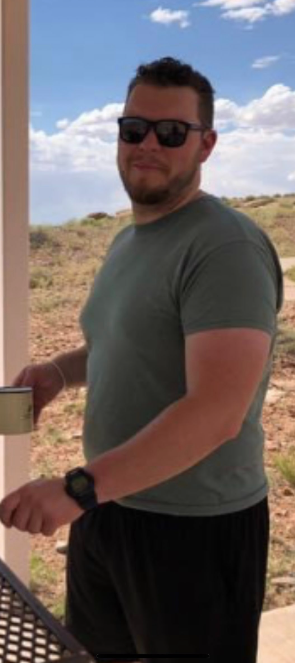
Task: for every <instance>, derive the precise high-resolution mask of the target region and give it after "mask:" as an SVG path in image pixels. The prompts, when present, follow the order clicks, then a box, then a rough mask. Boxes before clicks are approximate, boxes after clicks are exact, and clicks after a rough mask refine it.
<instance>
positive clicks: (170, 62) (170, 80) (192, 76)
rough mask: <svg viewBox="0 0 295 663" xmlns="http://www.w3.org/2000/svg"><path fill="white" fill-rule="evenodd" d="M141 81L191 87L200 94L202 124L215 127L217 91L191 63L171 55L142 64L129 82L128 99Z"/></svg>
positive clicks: (163, 85) (159, 84) (161, 85)
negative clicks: (215, 97) (215, 96)
mask: <svg viewBox="0 0 295 663" xmlns="http://www.w3.org/2000/svg"><path fill="white" fill-rule="evenodd" d="M140 83H146V84H150V85H157V86H159V87H171V86H178V87H191V88H192V89H193V90H195V92H196V93H197V94H198V96H199V102H200V103H199V112H200V120H201V122H202V124H203V125H204V126H206V127H207V128H209V129H211V128H212V127H213V118H214V92H215V91H214V89H213V87H212V85H211V83H210V81H209V80H208V79H207V78H205V76H203V75H202V74H201V73H200V72H199V71H196V70H194V69H193V68H192V67H191V66H190V65H189V64H186V63H185V62H181V60H175V59H174V58H171V57H166V58H161V59H160V60H154V61H153V62H150V63H148V64H141V65H140V66H139V67H138V69H137V70H136V75H135V76H134V78H132V80H131V81H130V83H129V86H128V91H127V99H128V97H129V95H130V94H131V92H132V90H133V89H134V88H135V87H136V85H139V84H140Z"/></svg>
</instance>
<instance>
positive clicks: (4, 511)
mask: <svg viewBox="0 0 295 663" xmlns="http://www.w3.org/2000/svg"><path fill="white" fill-rule="evenodd" d="M19 503H20V495H19V492H18V491H15V492H14V493H11V494H10V495H8V496H7V497H5V498H4V500H2V502H1V503H0V520H1V522H2V523H3V525H5V527H11V526H12V525H13V524H14V523H13V522H12V521H13V517H14V513H15V511H16V509H17V507H18V505H19Z"/></svg>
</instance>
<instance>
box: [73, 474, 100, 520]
mask: <svg viewBox="0 0 295 663" xmlns="http://www.w3.org/2000/svg"><path fill="white" fill-rule="evenodd" d="M65 491H66V493H67V494H68V495H69V497H72V498H73V499H74V500H76V502H77V504H78V505H79V507H80V508H81V509H84V511H89V509H94V508H95V507H97V506H98V501H97V495H96V492H95V490H94V478H93V476H92V474H89V472H86V470H84V468H83V467H75V468H74V469H73V470H70V471H69V472H67V473H66V474H65Z"/></svg>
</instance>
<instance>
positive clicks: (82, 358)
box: [53, 345, 88, 387]
mask: <svg viewBox="0 0 295 663" xmlns="http://www.w3.org/2000/svg"><path fill="white" fill-rule="evenodd" d="M87 357H88V350H87V346H86V345H83V346H82V347H81V348H78V350H73V351H72V352H64V353H63V354H60V355H57V357H54V359H53V361H54V363H55V364H57V366H58V367H59V368H60V370H61V372H62V374H63V375H64V378H65V381H66V385H67V387H82V386H84V385H85V384H86V364H87Z"/></svg>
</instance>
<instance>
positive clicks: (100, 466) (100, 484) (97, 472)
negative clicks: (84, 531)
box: [86, 396, 234, 503]
mask: <svg viewBox="0 0 295 663" xmlns="http://www.w3.org/2000/svg"><path fill="white" fill-rule="evenodd" d="M233 437H234V433H233V432H232V431H229V429H228V424H226V423H225V420H224V413H222V412H221V411H220V413H219V412H218V411H217V408H216V407H215V408H214V404H213V403H207V404H204V403H201V402H200V403H197V402H196V400H192V398H188V397H187V396H185V397H183V398H182V399H180V400H179V401H177V402H176V403H173V404H172V405H171V406H169V407H168V408H166V409H165V410H164V411H163V412H161V413H160V415H159V416H158V417H157V418H156V419H154V420H153V421H152V422H150V423H149V424H148V425H147V426H145V427H144V428H143V429H142V430H140V431H139V432H138V433H137V434H136V435H135V436H133V437H132V438H131V439H130V440H128V441H127V442H125V443H123V444H122V445H120V446H119V447H116V448H115V449H113V450H111V451H107V452H105V453H103V454H101V456H99V457H98V458H96V459H95V460H93V461H91V462H90V463H88V465H87V466H86V469H88V470H89V472H91V474H92V475H93V476H94V478H95V487H96V492H97V496H98V501H99V502H100V503H103V502H108V501H110V500H115V499H119V498H121V497H125V496H127V495H131V494H133V493H137V492H140V491H142V490H145V489H147V488H150V487H152V486H155V485H157V484H159V483H162V482H164V481H167V480H168V479H170V478H172V477H174V476H176V475H178V474H180V473H181V472H184V471H185V470H187V469H189V468H190V467H192V466H193V465H196V464H197V463H198V462H200V461H201V460H202V459H203V458H205V457H206V456H208V455H209V454H211V453H212V452H213V451H214V450H215V449H217V448H218V447H219V446H220V445H221V444H222V443H223V442H225V441H226V440H228V439H231V438H233Z"/></svg>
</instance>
